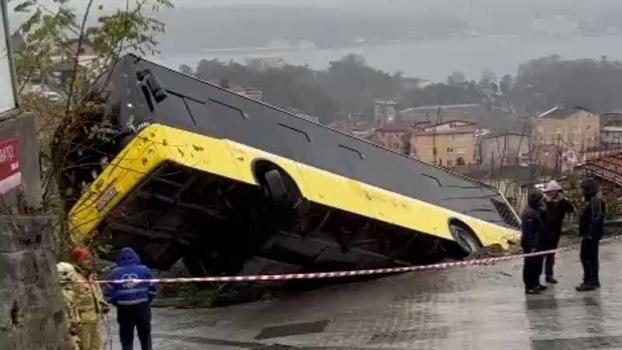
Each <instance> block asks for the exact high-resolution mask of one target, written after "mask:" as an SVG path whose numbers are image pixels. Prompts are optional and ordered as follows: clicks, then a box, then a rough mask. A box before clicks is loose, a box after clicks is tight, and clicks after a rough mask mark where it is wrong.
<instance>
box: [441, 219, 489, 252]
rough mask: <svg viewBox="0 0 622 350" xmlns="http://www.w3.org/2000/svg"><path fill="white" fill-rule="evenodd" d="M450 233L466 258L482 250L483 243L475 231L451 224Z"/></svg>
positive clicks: (464, 226)
mask: <svg viewBox="0 0 622 350" xmlns="http://www.w3.org/2000/svg"><path fill="white" fill-rule="evenodd" d="M449 231H450V232H451V235H452V236H453V238H454V240H455V241H456V243H457V244H458V247H460V250H461V251H462V252H463V253H464V254H465V255H466V256H469V255H473V254H475V253H477V252H478V251H479V250H480V249H481V248H482V245H481V243H480V242H479V240H478V239H477V237H476V236H475V234H474V233H473V231H472V230H471V229H469V228H468V227H467V226H466V225H461V224H457V223H451V224H449Z"/></svg>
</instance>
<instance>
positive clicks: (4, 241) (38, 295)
mask: <svg viewBox="0 0 622 350" xmlns="http://www.w3.org/2000/svg"><path fill="white" fill-rule="evenodd" d="M35 134H36V132H35V122H34V118H33V116H32V115H27V114H23V115H3V116H0V140H5V139H10V138H18V147H19V151H18V156H19V158H18V159H19V164H20V169H21V174H22V176H21V179H22V183H21V186H18V187H17V188H15V189H14V190H12V191H11V192H8V193H6V194H5V195H3V196H2V198H1V199H2V200H1V201H0V204H1V205H0V349H2V350H4V349H15V350H35V349H37V350H39V349H43V350H57V349H58V350H61V349H62V350H64V349H69V348H70V346H69V343H68V332H67V326H66V321H65V314H64V303H63V300H62V294H61V292H60V287H59V285H58V279H57V277H56V276H57V275H56V261H55V252H54V237H53V235H54V230H53V228H52V222H51V220H50V218H45V217H34V216H32V217H20V216H17V215H8V214H9V213H10V211H11V210H13V211H16V208H15V205H16V204H17V202H18V198H19V197H20V196H19V194H20V193H21V195H22V196H21V197H22V198H23V199H24V200H25V203H22V204H25V205H26V206H28V207H30V208H38V207H39V206H40V205H41V174H40V169H39V161H38V159H39V146H38V144H37V140H36V135H35Z"/></svg>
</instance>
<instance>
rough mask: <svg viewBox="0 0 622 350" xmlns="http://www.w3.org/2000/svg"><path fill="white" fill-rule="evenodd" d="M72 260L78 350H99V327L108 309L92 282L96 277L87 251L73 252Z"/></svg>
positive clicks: (99, 289) (96, 285)
mask: <svg viewBox="0 0 622 350" xmlns="http://www.w3.org/2000/svg"><path fill="white" fill-rule="evenodd" d="M72 258H73V261H74V263H75V270H76V273H75V275H74V276H75V278H74V281H73V282H74V283H73V293H74V300H75V308H76V311H77V313H78V317H79V319H80V321H79V323H78V327H77V328H78V336H79V338H80V349H82V350H101V349H102V337H101V334H100V333H99V328H100V327H99V325H100V322H101V321H102V319H103V317H104V314H105V313H107V312H108V310H109V307H108V304H107V303H106V302H105V301H104V297H103V294H102V291H101V288H100V287H99V285H98V284H97V283H95V282H94V280H96V276H95V273H94V271H93V270H94V266H93V259H92V257H91V254H90V253H89V251H88V250H86V249H82V248H77V249H75V250H74V251H73V254H72Z"/></svg>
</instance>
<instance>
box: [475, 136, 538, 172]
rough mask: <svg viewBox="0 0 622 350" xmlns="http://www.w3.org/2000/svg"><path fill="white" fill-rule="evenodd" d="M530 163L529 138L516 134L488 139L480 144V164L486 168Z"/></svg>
mask: <svg viewBox="0 0 622 350" xmlns="http://www.w3.org/2000/svg"><path fill="white" fill-rule="evenodd" d="M528 161H529V137H528V136H520V135H514V134H508V135H502V136H496V137H488V138H484V139H482V140H481V143H480V163H481V165H482V166H484V167H490V166H491V165H493V164H492V163H493V162H494V166H495V167H498V166H501V165H504V166H508V165H509V166H512V165H521V164H522V163H525V162H528Z"/></svg>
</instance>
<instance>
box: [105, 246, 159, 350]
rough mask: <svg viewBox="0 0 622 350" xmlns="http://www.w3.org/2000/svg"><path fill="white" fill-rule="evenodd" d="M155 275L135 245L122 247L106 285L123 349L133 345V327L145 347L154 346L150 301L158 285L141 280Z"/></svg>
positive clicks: (143, 349)
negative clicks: (115, 315)
mask: <svg viewBox="0 0 622 350" xmlns="http://www.w3.org/2000/svg"><path fill="white" fill-rule="evenodd" d="M149 279H153V274H152V273H151V270H149V268H147V267H146V266H145V265H142V264H141V263H140V258H139V257H138V255H137V254H136V252H135V251H134V250H133V249H132V248H123V249H122V250H121V252H120V253H119V256H118V257H117V266H116V267H115V269H114V270H113V271H112V272H111V273H110V276H109V277H108V280H109V281H123V280H127V282H114V283H108V284H107V285H106V287H105V289H104V296H105V297H106V300H107V301H108V303H110V304H112V305H115V306H116V307H117V322H118V323H119V335H120V338H121V347H122V349H123V350H132V349H133V348H134V328H136V330H137V332H138V339H139V340H140V345H141V349H142V350H151V349H152V348H151V302H152V301H153V299H154V298H155V296H156V294H157V285H156V284H155V283H151V282H142V281H139V280H149Z"/></svg>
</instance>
